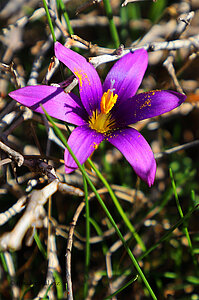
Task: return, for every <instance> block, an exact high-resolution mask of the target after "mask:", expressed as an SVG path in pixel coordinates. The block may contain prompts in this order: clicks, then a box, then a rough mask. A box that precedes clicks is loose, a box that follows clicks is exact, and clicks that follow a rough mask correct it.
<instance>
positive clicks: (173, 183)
mask: <svg viewBox="0 0 199 300" xmlns="http://www.w3.org/2000/svg"><path fill="white" fill-rule="evenodd" d="M169 174H170V178H171V184H172V188H173V193H174V197H175V200H176V205H177V208H178V212H179V215H180V217H181V218H183V217H184V214H183V211H182V208H181V205H180V201H179V198H178V193H177V189H176V184H175V180H174V176H173V172H172V169H171V168H170V169H169ZM183 232H184V234H185V236H186V238H187V242H188V245H189V250H190V253H191V255H192V258H193V262H194V264H195V266H197V261H196V258H195V255H194V251H193V246H192V242H191V238H190V235H189V231H188V228H187V226H184V228H183Z"/></svg>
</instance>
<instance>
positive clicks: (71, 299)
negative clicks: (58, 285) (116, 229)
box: [66, 202, 85, 300]
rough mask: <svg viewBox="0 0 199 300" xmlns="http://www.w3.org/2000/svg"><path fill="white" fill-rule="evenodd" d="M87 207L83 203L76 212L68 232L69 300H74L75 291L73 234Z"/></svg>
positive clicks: (67, 270)
mask: <svg viewBox="0 0 199 300" xmlns="http://www.w3.org/2000/svg"><path fill="white" fill-rule="evenodd" d="M84 206H85V202H81V203H80V205H79V206H78V208H77V209H76V212H75V214H74V216H73V220H72V222H71V224H70V229H69V232H68V242H67V248H66V282H67V289H68V291H67V293H68V300H73V289H72V279H71V251H72V246H73V234H74V230H75V226H76V223H77V220H78V218H79V215H80V214H81V212H82V210H83V208H84Z"/></svg>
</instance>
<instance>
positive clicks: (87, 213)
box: [83, 176, 90, 299]
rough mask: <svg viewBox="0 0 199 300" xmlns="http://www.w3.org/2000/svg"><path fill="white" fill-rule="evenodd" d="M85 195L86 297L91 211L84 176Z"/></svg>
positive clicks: (86, 289)
mask: <svg viewBox="0 0 199 300" xmlns="http://www.w3.org/2000/svg"><path fill="white" fill-rule="evenodd" d="M83 184H84V195H85V211H86V249H85V250H86V256H85V275H84V299H86V297H87V294H88V274H89V266H90V221H89V219H90V212H89V201H88V186H87V181H86V178H85V176H83Z"/></svg>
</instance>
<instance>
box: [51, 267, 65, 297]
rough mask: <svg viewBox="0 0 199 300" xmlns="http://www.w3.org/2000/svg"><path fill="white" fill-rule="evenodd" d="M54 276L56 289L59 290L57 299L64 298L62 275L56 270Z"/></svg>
mask: <svg viewBox="0 0 199 300" xmlns="http://www.w3.org/2000/svg"><path fill="white" fill-rule="evenodd" d="M53 277H54V279H55V286H56V290H57V299H63V298H64V292H63V283H62V279H61V276H60V275H59V273H58V272H56V271H54V272H53Z"/></svg>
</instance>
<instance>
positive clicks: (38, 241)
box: [34, 231, 47, 259]
mask: <svg viewBox="0 0 199 300" xmlns="http://www.w3.org/2000/svg"><path fill="white" fill-rule="evenodd" d="M34 239H35V242H36V244H37V247H38V248H39V250H40V252H41V253H42V254H43V257H44V258H45V259H47V253H46V250H45V248H44V247H43V245H42V243H41V241H40V239H39V236H38V234H37V231H35V234H34Z"/></svg>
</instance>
